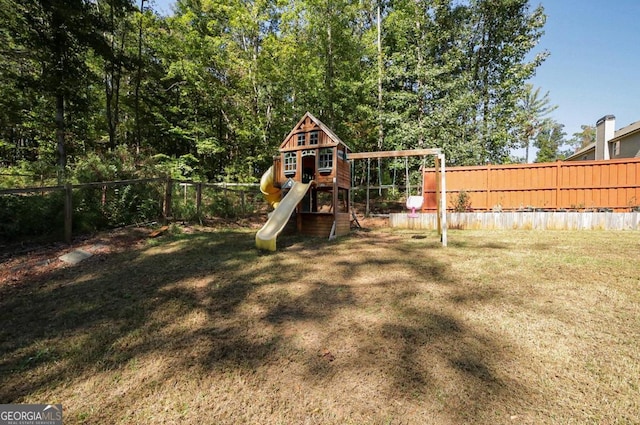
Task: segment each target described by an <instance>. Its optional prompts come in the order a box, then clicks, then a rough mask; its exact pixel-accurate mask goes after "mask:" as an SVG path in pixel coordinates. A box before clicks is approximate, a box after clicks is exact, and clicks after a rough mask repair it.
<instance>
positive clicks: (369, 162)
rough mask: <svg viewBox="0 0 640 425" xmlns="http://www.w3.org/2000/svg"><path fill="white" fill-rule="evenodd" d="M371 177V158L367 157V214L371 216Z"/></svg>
mask: <svg viewBox="0 0 640 425" xmlns="http://www.w3.org/2000/svg"><path fill="white" fill-rule="evenodd" d="M370 178H371V158H367V208H366V209H365V215H366V216H367V217H369V179H370Z"/></svg>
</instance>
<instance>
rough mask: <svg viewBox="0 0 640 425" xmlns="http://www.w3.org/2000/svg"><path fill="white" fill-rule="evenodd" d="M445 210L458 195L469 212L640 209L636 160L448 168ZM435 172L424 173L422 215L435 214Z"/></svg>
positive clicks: (639, 174) (639, 169) (638, 163)
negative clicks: (468, 205)
mask: <svg viewBox="0 0 640 425" xmlns="http://www.w3.org/2000/svg"><path fill="white" fill-rule="evenodd" d="M446 181H447V183H446V184H447V208H448V209H453V206H454V205H455V204H456V200H457V199H458V196H459V194H460V192H461V191H465V192H466V193H467V194H468V195H469V199H470V203H471V209H472V210H474V211H491V210H522V209H530V208H534V209H547V210H558V209H593V210H596V209H604V208H607V209H613V210H616V211H628V210H629V209H633V208H636V207H640V158H631V159H616V160H609V161H582V162H573V161H572V162H562V161H558V162H550V163H541V164H509V165H488V166H481V167H447V168H446ZM436 183H437V182H436V173H435V170H434V169H433V168H430V169H426V170H425V172H424V199H425V202H424V204H423V207H422V210H423V211H435V210H436V209H437V208H436V207H437V205H436V187H437V184H436Z"/></svg>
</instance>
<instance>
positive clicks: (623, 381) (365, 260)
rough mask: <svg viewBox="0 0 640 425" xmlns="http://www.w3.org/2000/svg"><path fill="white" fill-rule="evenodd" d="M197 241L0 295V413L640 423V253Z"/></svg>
mask: <svg viewBox="0 0 640 425" xmlns="http://www.w3.org/2000/svg"><path fill="white" fill-rule="evenodd" d="M254 235H255V230H249V229H210V228H209V229H207V228H198V229H197V231H195V232H192V233H188V234H187V233H182V234H181V233H173V234H167V235H164V236H162V237H160V238H158V239H149V240H145V241H144V243H142V244H139V245H136V246H135V247H133V248H131V249H126V250H121V251H118V252H112V253H110V254H102V255H96V256H94V257H92V258H90V259H88V260H85V261H84V262H82V263H80V264H79V265H77V266H73V267H71V266H69V267H62V268H55V269H52V270H51V271H48V272H47V273H44V274H42V273H41V274H33V275H31V274H28V273H27V274H24V275H21V277H19V278H14V279H11V280H9V281H5V282H4V283H3V284H0V323H1V324H2V326H1V328H0V403H62V404H63V408H64V419H65V424H66V425H67V424H81V423H86V424H133V423H138V424H146V423H148V424H237V423H249V424H298V423H299V424H467V423H469V424H471V423H472V424H511V423H517V424H543V423H546V424H572V423H574V424H585V423H594V424H595V423H598V424H613V423H620V424H623V423H629V424H630V423H638V421H640V419H639V418H640V234H639V233H638V232H604V231H582V232H572V231H546V232H542V231H491V232H489V231H450V233H449V247H448V248H442V247H441V246H440V244H439V241H438V240H437V236H436V235H435V234H434V233H426V234H422V233H417V232H415V231H414V232H408V231H393V230H390V229H371V230H370V231H359V232H354V233H353V234H352V235H350V236H348V237H344V238H340V239H338V240H336V241H331V242H330V241H325V240H319V239H303V238H301V237H296V236H289V237H282V238H280V240H279V247H278V248H279V250H278V252H276V253H261V252H258V251H257V250H256V249H255V248H254Z"/></svg>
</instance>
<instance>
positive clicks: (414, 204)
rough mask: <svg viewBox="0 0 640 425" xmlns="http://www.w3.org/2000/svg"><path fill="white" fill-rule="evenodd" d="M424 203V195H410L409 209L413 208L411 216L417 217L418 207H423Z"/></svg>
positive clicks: (408, 200)
mask: <svg viewBox="0 0 640 425" xmlns="http://www.w3.org/2000/svg"><path fill="white" fill-rule="evenodd" d="M423 203H424V197H422V196H409V197H408V198H407V209H410V210H411V213H409V217H411V218H416V217H418V214H416V209H420V208H422V204H423Z"/></svg>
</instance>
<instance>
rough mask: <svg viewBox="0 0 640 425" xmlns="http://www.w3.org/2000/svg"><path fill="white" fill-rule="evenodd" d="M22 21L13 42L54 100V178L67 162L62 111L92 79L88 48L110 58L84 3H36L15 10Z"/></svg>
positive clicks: (101, 24) (100, 26)
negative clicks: (38, 69)
mask: <svg viewBox="0 0 640 425" xmlns="http://www.w3.org/2000/svg"><path fill="white" fill-rule="evenodd" d="M16 10H17V12H18V14H19V16H20V18H19V19H20V22H21V23H22V25H21V28H20V31H19V32H18V33H17V34H16V40H17V42H18V43H20V44H22V45H23V46H25V48H27V49H29V50H30V51H31V52H32V55H33V57H34V58H35V59H36V60H37V61H38V62H39V63H41V64H42V74H41V75H42V77H41V78H40V82H41V87H42V89H43V90H44V91H45V92H46V93H49V94H50V95H51V96H53V98H54V100H55V127H56V137H55V139H56V144H57V153H58V167H59V179H60V180H62V179H63V178H64V170H65V167H66V163H67V149H66V145H65V129H66V121H65V107H66V106H67V104H68V103H69V102H78V101H79V100H81V98H82V94H83V93H85V90H84V86H85V84H84V81H86V78H87V77H91V75H90V72H89V69H88V68H87V66H86V62H85V58H86V55H87V52H88V50H89V49H93V50H94V51H95V52H96V53H98V54H100V55H104V56H108V55H110V54H111V52H110V50H109V46H108V44H107V43H106V41H105V39H104V37H103V34H104V31H105V30H107V27H106V24H105V21H104V20H103V19H102V18H101V16H100V14H99V12H98V8H97V5H96V3H94V2H90V1H87V0H36V1H35V2H30V3H27V4H20V5H18V6H17V7H16Z"/></svg>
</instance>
